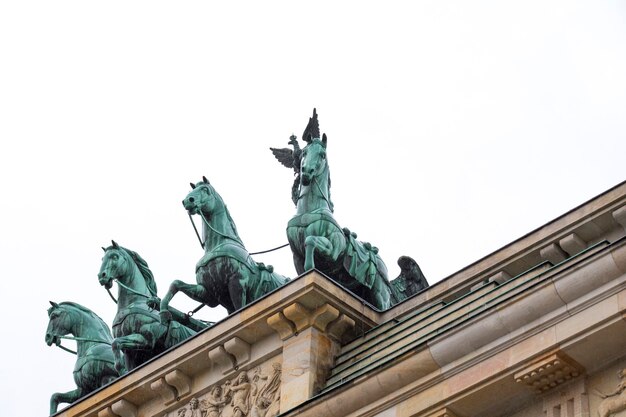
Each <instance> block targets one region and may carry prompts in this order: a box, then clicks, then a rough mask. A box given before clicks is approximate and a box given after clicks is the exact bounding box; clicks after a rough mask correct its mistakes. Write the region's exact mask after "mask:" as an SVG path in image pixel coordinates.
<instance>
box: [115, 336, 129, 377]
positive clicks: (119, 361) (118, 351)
mask: <svg viewBox="0 0 626 417" xmlns="http://www.w3.org/2000/svg"><path fill="white" fill-rule="evenodd" d="M117 340H118V339H115V340H114V341H113V343H112V344H111V350H112V351H113V357H114V358H115V370H116V371H117V373H118V375H120V376H122V375H124V374H125V373H126V372H128V369H127V368H126V360H125V358H124V354H123V353H122V348H121V347H120V346H119V345H118V344H117V343H115V342H116V341H117Z"/></svg>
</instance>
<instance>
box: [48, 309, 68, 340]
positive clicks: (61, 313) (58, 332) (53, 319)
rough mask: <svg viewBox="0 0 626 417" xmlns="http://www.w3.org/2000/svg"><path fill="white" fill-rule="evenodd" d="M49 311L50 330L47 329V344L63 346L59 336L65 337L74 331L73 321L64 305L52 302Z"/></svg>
mask: <svg viewBox="0 0 626 417" xmlns="http://www.w3.org/2000/svg"><path fill="white" fill-rule="evenodd" d="M50 305H51V306H52V307H50V308H49V309H48V319H49V321H48V328H47V329H46V344H47V345H48V346H52V344H53V343H54V344H55V345H57V346H58V345H60V344H61V339H60V338H59V336H65V335H66V334H68V333H70V332H71V331H72V319H71V318H70V315H69V314H67V311H66V310H65V308H64V307H63V306H62V305H59V304H57V303H55V302H54V301H50Z"/></svg>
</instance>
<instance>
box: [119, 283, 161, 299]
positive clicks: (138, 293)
mask: <svg viewBox="0 0 626 417" xmlns="http://www.w3.org/2000/svg"><path fill="white" fill-rule="evenodd" d="M115 282H117V285H119V286H120V287H122V288H125V289H126V290H127V291H130V292H132V293H133V294H136V295H139V296H141V297H145V298H152V297H151V296H149V295H146V294H142V293H140V292H139V291H137V290H135V289H132V288H130V287H129V286H128V285H125V284H123V283H122V282H121V281H120V280H119V279H117V278H116V279H115Z"/></svg>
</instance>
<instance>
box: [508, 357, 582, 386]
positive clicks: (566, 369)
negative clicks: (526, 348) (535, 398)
mask: <svg viewBox="0 0 626 417" xmlns="http://www.w3.org/2000/svg"><path fill="white" fill-rule="evenodd" d="M583 371H584V370H583V368H582V366H580V365H579V364H578V363H576V361H574V360H573V359H571V358H570V357H568V356H567V355H565V354H564V353H561V352H556V353H553V354H551V355H549V356H544V357H543V358H541V359H539V360H537V361H535V362H533V363H532V364H531V365H530V366H528V367H526V368H525V369H524V370H522V371H520V372H518V373H516V374H515V375H514V378H515V382H518V383H520V384H524V385H526V386H528V387H529V388H532V389H533V390H534V391H535V392H536V393H537V394H540V393H543V392H545V391H548V390H550V389H552V388H554V387H556V386H558V385H561V384H563V383H564V382H567V381H569V380H571V379H572V378H576V377H577V376H579V375H580V374H581V373H583Z"/></svg>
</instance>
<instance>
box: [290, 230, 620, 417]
mask: <svg viewBox="0 0 626 417" xmlns="http://www.w3.org/2000/svg"><path fill="white" fill-rule="evenodd" d="M625 256H626V241H621V242H620V243H618V244H615V245H613V246H611V247H609V248H606V250H603V251H600V252H598V253H595V254H593V255H591V256H590V257H588V258H585V259H581V260H579V261H578V262H576V265H568V266H567V267H563V268H561V269H559V270H558V271H555V272H554V274H552V275H550V276H548V277H546V278H544V279H543V281H542V283H540V284H538V285H535V286H532V287H531V288H529V289H528V290H526V291H523V292H521V293H519V294H517V295H516V296H515V297H514V298H513V299H511V300H508V301H507V302H506V303H504V304H502V305H496V306H493V308H486V309H485V310H484V311H483V312H481V313H480V314H477V315H475V316H473V317H470V318H468V319H466V320H464V321H463V322H462V323H460V325H458V326H453V327H450V328H448V329H447V330H446V331H443V332H441V334H440V335H439V336H437V337H434V338H432V340H429V341H428V342H427V343H422V344H420V345H418V346H416V347H415V348H414V349H412V350H411V351H409V352H407V353H405V354H403V355H401V356H399V357H397V358H395V359H393V360H390V361H387V362H385V361H381V363H380V365H379V366H378V367H377V368H376V369H372V370H370V371H368V373H367V376H366V377H361V378H356V379H354V380H351V381H349V382H347V383H345V384H339V385H338V386H336V387H335V388H333V389H332V390H331V391H326V392H323V393H322V394H321V395H318V396H317V397H314V398H312V399H311V400H309V401H308V402H307V403H305V404H303V405H301V406H299V407H297V408H296V409H294V410H292V411H291V412H287V413H285V414H283V415H284V416H290V415H298V416H317V415H324V416H336V417H340V416H348V415H359V416H367V415H375V412H374V410H377V404H378V405H379V408H378V410H380V409H382V408H380V407H383V406H384V408H389V406H390V405H392V404H394V403H398V404H400V403H401V402H402V401H403V400H406V399H407V398H409V397H412V396H415V395H416V394H418V393H421V392H424V393H428V392H429V391H430V390H432V389H435V390H436V389H438V388H437V387H439V386H440V385H441V383H442V382H443V381H444V380H453V379H455V378H460V379H463V385H460V386H458V387H457V390H456V391H455V390H447V391H446V392H445V395H443V393H442V395H441V396H440V398H438V399H436V400H435V399H433V398H431V397H432V395H430V396H428V395H427V396H428V397H429V398H430V400H431V401H432V404H430V405H428V404H424V410H425V411H424V412H425V413H426V414H427V413H429V412H435V411H436V410H437V407H442V406H445V403H446V402H447V403H448V404H449V403H451V402H453V401H454V400H455V397H458V396H463V395H465V394H466V393H467V392H468V390H472V389H478V387H479V386H480V387H482V388H484V386H485V385H489V384H492V385H493V384H497V383H498V382H499V381H500V380H501V378H503V377H506V378H510V380H511V381H515V380H516V379H515V377H514V376H515V374H516V373H520V372H523V370H524V368H527V367H529V366H532V365H533V363H537V361H540V360H541V358H542V357H545V355H546V352H549V351H550V350H554V349H558V348H560V349H563V350H562V352H566V351H567V352H577V346H578V344H579V343H581V341H586V340H588V339H589V338H590V336H591V335H593V334H595V333H598V332H602V331H605V330H606V329H607V328H612V327H615V326H617V327H615V328H616V329H620V330H622V332H623V328H626V325H625V323H624V319H623V315H624V314H625V312H626V302H624V300H626V276H625V275H624V274H623V273H622V270H623V268H624V267H625V266H626V265H623V264H618V263H616V262H615V261H614V260H615V259H620V260H623V259H626V257H625ZM581 283H582V285H581ZM559 288H560V292H561V293H563V294H560V293H559ZM565 288H567V289H568V291H566V292H567V295H565V296H564V293H565V292H564V289H565ZM620 297H621V298H620ZM620 300H622V301H620ZM583 322H584V325H582V324H581V323H583ZM618 331H619V330H618ZM625 339H626V337H625ZM537 340H540V341H541V342H540V343H538V342H537ZM617 348H618V349H619V346H618V347H617ZM520 349H522V350H524V351H523V355H522V354H520V353H522V352H519V350H520ZM612 353H615V352H612ZM542 355H543V356H542ZM561 355H562V356H563V357H569V356H566V355H567V353H561ZM579 356H580V355H579ZM494 358H495V359H494ZM576 359H577V361H576V360H572V362H573V363H576V364H577V366H580V369H584V368H586V367H589V368H593V367H597V366H598V365H597V362H598V361H601V360H610V357H608V358H604V359H601V358H600V357H599V356H595V357H585V356H584V355H583V356H580V357H579V358H576ZM494 360H495V362H496V363H497V365H496V366H493V365H484V363H485V362H490V361H494ZM533 361H534V362H533ZM579 362H580V363H581V364H582V365H578V364H579ZM490 366H493V368H492V369H485V367H487V368H489V367H490ZM474 369H481V372H480V374H481V376H480V378H474V379H472V378H471V377H470V378H468V377H467V376H463V375H465V374H467V373H470V374H474V373H475V371H474ZM519 385H521V384H519ZM522 388H525V387H522ZM357 393H360V394H357ZM431 394H432V393H431ZM357 397H363V398H366V400H365V399H363V400H362V401H359V400H358V399H356V398H357ZM444 400H445V401H444ZM442 401H444V403H442ZM363 407H367V410H368V411H363V412H357V410H359V409H360V408H363ZM428 410H431V411H428ZM426 414H424V415H426ZM399 415H400V414H399ZM402 415H404V414H402ZM420 415H421V414H420Z"/></svg>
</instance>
